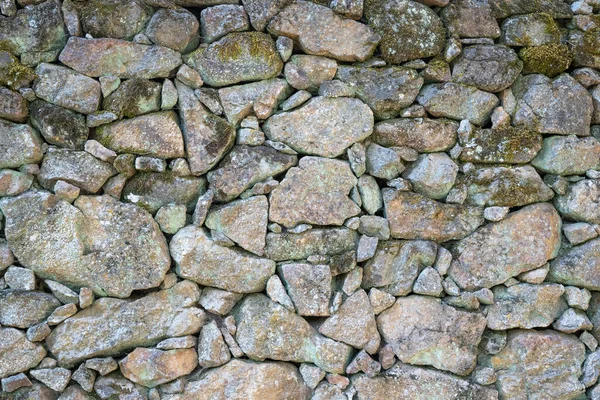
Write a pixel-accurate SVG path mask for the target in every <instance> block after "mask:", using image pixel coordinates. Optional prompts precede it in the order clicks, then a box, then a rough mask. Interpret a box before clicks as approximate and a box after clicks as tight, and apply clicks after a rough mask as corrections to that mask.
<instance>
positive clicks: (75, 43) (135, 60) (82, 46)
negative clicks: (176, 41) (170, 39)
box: [59, 36, 181, 79]
mask: <svg viewBox="0 0 600 400" xmlns="http://www.w3.org/2000/svg"><path fill="white" fill-rule="evenodd" d="M59 60H60V61H61V62H62V63H63V64H65V65H67V66H69V67H71V68H73V69H74V70H76V71H77V72H80V73H82V74H84V75H87V76H91V77H94V78H96V77H99V76H107V75H111V76H116V77H118V78H125V79H129V78H143V79H155V78H166V77H168V76H169V75H170V74H171V71H173V70H174V69H175V68H177V67H178V66H179V65H181V55H180V54H179V53H178V52H176V51H174V50H171V49H168V48H166V47H162V46H156V45H154V46H148V45H144V44H137V43H132V42H128V41H125V40H119V39H109V38H101V39H84V38H79V37H75V36H72V37H70V38H69V41H68V42H67V45H66V46H65V48H64V49H63V51H62V52H61V53H60V56H59ZM114 60H119V62H115V61H114ZM157 60H160V61H158V62H157Z"/></svg>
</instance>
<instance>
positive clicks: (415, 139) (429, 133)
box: [371, 118, 458, 153]
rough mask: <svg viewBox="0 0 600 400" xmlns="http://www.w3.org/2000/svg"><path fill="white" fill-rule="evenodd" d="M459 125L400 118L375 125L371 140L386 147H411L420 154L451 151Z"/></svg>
mask: <svg viewBox="0 0 600 400" xmlns="http://www.w3.org/2000/svg"><path fill="white" fill-rule="evenodd" d="M457 130H458V123H457V122H455V121H451V120H448V119H429V118H398V119H390V120H387V121H381V122H379V123H377V124H376V125H375V128H374V129H373V135H372V136H371V138H372V139H373V141H374V142H375V143H377V144H380V145H382V146H385V147H392V146H403V147H410V148H412V149H414V150H416V151H418V152H420V153H430V152H436V151H446V150H450V149H451V148H452V147H453V146H454V144H455V143H456V131H457Z"/></svg>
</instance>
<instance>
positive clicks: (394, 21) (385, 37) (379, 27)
mask: <svg viewBox="0 0 600 400" xmlns="http://www.w3.org/2000/svg"><path fill="white" fill-rule="evenodd" d="M364 15H365V18H366V19H367V22H368V23H369V26H371V27H372V28H373V30H374V31H375V32H377V33H378V34H379V35H381V42H380V43H379V50H380V51H381V55H382V57H383V59H384V60H385V61H386V62H388V63H390V64H400V63H402V62H404V61H410V60H414V59H417V58H425V57H431V56H435V55H437V54H439V53H440V52H441V51H442V49H443V47H444V44H445V39H446V28H444V24H443V23H442V21H441V20H440V18H439V17H438V16H437V14H436V13H435V12H433V10H431V8H429V7H427V6H426V5H424V4H421V3H418V2H416V1H411V0H365V9H364Z"/></svg>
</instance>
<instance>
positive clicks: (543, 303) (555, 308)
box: [486, 283, 568, 330]
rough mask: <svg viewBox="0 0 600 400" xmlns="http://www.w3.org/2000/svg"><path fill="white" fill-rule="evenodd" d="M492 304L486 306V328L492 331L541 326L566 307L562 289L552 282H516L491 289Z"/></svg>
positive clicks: (558, 314)
mask: <svg viewBox="0 0 600 400" xmlns="http://www.w3.org/2000/svg"><path fill="white" fill-rule="evenodd" d="M493 292H494V304H492V305H489V306H488V307H487V309H486V310H487V315H486V319H487V327H488V328H489V329H494V330H507V329H513V328H526V329H531V328H544V327H547V326H549V325H550V324H552V322H554V321H555V320H556V319H557V318H558V317H560V315H561V314H562V313H563V312H565V311H566V310H567V308H568V307H567V303H566V302H565V301H564V300H563V298H562V295H563V293H564V292H565V288H564V287H563V286H562V285H557V284H554V283H542V284H540V285H532V284H529V283H519V284H517V285H514V286H511V287H508V288H507V287H505V286H502V285H499V286H496V287H494V289H493Z"/></svg>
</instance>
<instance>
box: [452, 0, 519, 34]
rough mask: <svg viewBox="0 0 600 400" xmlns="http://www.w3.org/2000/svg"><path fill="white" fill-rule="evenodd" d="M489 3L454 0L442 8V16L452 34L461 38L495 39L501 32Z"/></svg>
mask: <svg viewBox="0 0 600 400" xmlns="http://www.w3.org/2000/svg"><path fill="white" fill-rule="evenodd" d="M494 1H495V0H494ZM489 3H490V2H489V1H479V0H452V1H451V2H450V4H448V6H446V7H444V9H443V10H441V13H440V16H441V18H442V21H443V22H444V24H445V25H446V28H447V29H448V31H449V33H450V34H451V35H454V36H458V37H459V38H491V39H495V38H497V37H499V36H500V33H501V32H500V26H499V25H498V21H496V18H495V17H494V15H493V12H492V8H491V7H490V4H489ZM509 15H510V14H509ZM509 15H506V16H509Z"/></svg>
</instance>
